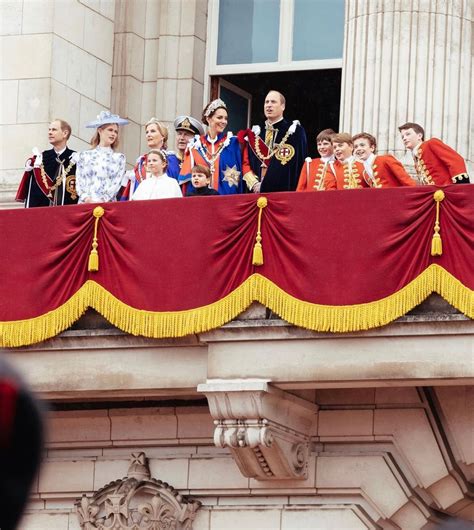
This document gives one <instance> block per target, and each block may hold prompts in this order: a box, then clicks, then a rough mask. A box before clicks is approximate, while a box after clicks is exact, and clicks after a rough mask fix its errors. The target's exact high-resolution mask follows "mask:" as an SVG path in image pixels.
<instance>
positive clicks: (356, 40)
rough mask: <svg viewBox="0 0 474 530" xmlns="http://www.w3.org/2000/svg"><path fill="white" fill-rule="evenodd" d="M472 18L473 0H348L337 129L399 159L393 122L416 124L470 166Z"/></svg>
mask: <svg viewBox="0 0 474 530" xmlns="http://www.w3.org/2000/svg"><path fill="white" fill-rule="evenodd" d="M472 21H473V1H472V0H347V1H346V22H345V43H344V58H343V70H342V72H343V74H342V90H341V120H340V123H341V127H340V129H341V131H342V130H343V131H349V132H351V133H353V134H355V133H357V132H360V131H366V132H370V133H372V134H373V135H374V136H376V137H377V139H378V144H379V145H378V147H379V152H381V153H382V152H387V151H388V152H392V153H394V154H395V155H396V156H399V157H402V156H403V155H404V153H405V150H404V148H403V144H402V143H401V141H400V138H399V133H398V126H399V125H401V124H403V123H405V122H407V121H414V122H417V123H420V124H421V125H422V126H423V127H424V128H425V131H426V136H427V137H431V136H436V137H438V138H441V139H442V140H443V141H444V142H446V143H447V144H448V145H450V146H451V147H453V148H454V149H456V150H457V151H458V152H459V153H460V154H461V155H462V156H463V157H465V158H466V160H467V161H468V162H470V163H471V170H472V162H473V153H472V146H473V137H474V135H473V132H474V119H473V102H472V98H471V91H472V72H473V61H472V51H471V50H472V45H473V42H472ZM471 174H472V171H471Z"/></svg>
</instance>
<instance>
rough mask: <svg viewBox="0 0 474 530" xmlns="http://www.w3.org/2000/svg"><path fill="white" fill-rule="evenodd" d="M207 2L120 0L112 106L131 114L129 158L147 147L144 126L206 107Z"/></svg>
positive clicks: (127, 141)
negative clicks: (204, 88) (204, 104)
mask: <svg viewBox="0 0 474 530" xmlns="http://www.w3.org/2000/svg"><path fill="white" fill-rule="evenodd" d="M206 24H207V2H206V1H205V0H199V1H191V0H183V1H179V2H178V1H175V0H161V1H159V0H142V1H140V2H138V1H137V2H130V1H129V0H119V2H118V3H117V16H116V23H115V49H114V68H113V90H112V108H113V109H115V111H116V112H119V113H120V114H121V115H123V116H127V117H128V119H129V120H130V122H131V123H130V125H128V126H127V127H125V128H124V143H123V149H124V152H125V154H126V156H127V161H128V162H129V163H134V162H135V160H136V158H137V156H138V155H139V154H141V153H144V152H145V151H146V149H147V144H146V141H145V134H144V131H143V125H144V124H145V123H146V122H147V121H148V120H149V119H150V118H151V117H152V116H155V117H157V118H158V119H159V120H161V121H163V122H164V123H165V124H166V125H168V127H169V130H170V138H169V141H168V148H169V149H174V130H173V127H172V124H173V121H174V119H175V117H176V116H177V115H179V114H185V113H192V114H194V115H195V116H197V117H199V116H200V114H201V110H202V108H203V105H202V102H203V86H204V58H205V44H206Z"/></svg>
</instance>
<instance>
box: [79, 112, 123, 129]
mask: <svg viewBox="0 0 474 530" xmlns="http://www.w3.org/2000/svg"><path fill="white" fill-rule="evenodd" d="M109 123H116V124H117V125H127V123H128V120H126V119H124V118H121V117H120V116H119V115H118V114H112V113H111V112H110V111H109V110H103V111H102V112H101V113H100V114H99V115H98V116H97V119H96V120H94V121H91V122H89V123H88V124H86V127H87V128H88V129H97V127H102V125H107V124H109Z"/></svg>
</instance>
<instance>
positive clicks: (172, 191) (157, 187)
mask: <svg viewBox="0 0 474 530" xmlns="http://www.w3.org/2000/svg"><path fill="white" fill-rule="evenodd" d="M167 165H168V161H167V157H166V151H163V150H159V149H152V150H151V151H150V152H149V153H148V155H147V168H146V169H147V172H149V173H151V176H149V177H148V178H147V179H145V180H142V181H141V182H140V184H139V185H138V188H137V189H136V190H135V192H134V193H133V195H132V197H131V200H132V201H140V200H147V199H171V198H173V197H182V196H183V194H182V193H181V189H180V187H179V185H178V181H177V180H176V179H174V178H171V177H168V175H167V174H166V173H165V170H166V167H167Z"/></svg>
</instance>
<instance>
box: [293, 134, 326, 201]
mask: <svg viewBox="0 0 474 530" xmlns="http://www.w3.org/2000/svg"><path fill="white" fill-rule="evenodd" d="M335 134H336V133H335V132H334V131H333V130H332V129H324V130H323V131H321V132H320V133H319V134H318V136H316V145H317V147H318V153H319V155H320V157H321V158H313V159H311V158H309V157H307V158H305V161H304V164H303V167H302V169H301V173H300V178H299V181H298V186H297V187H296V191H323V190H324V180H325V178H326V173H327V172H328V171H329V172H331V173H334V170H333V167H334V161H335V158H334V154H333V149H332V143H331V138H332V137H333V136H334V135H335Z"/></svg>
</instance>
